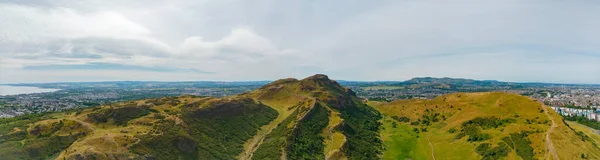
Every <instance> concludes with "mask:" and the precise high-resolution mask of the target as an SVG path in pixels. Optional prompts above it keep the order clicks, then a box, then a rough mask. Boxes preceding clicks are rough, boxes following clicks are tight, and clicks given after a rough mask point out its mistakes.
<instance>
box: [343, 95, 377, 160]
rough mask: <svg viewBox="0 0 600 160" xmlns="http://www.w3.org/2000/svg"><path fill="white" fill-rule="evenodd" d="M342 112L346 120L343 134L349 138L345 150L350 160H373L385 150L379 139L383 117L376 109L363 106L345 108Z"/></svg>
mask: <svg viewBox="0 0 600 160" xmlns="http://www.w3.org/2000/svg"><path fill="white" fill-rule="evenodd" d="M345 107H346V108H345V109H344V110H340V113H341V117H342V118H343V119H344V125H343V126H342V133H343V134H344V136H346V138H347V142H346V144H347V146H346V148H344V149H343V151H344V153H345V154H346V156H348V159H373V158H375V157H377V155H379V154H381V151H382V149H383V146H382V142H381V140H380V139H379V128H380V126H381V123H380V122H379V120H380V119H381V118H382V115H381V114H380V113H379V112H378V111H376V110H375V109H373V108H371V107H369V106H367V105H365V104H363V103H356V106H345Z"/></svg>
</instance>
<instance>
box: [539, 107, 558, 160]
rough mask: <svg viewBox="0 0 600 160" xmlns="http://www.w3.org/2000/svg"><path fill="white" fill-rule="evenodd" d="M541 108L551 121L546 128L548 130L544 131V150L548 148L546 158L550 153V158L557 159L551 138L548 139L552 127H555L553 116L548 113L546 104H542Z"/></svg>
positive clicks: (552, 129)
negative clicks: (548, 127) (550, 124)
mask: <svg viewBox="0 0 600 160" xmlns="http://www.w3.org/2000/svg"><path fill="white" fill-rule="evenodd" d="M542 108H543V109H544V113H545V114H546V116H548V119H550V121H552V126H550V129H548V132H546V150H548V153H549V154H546V159H548V158H549V156H550V155H552V158H553V159H554V160H558V154H556V149H555V148H554V144H553V143H552V139H550V134H551V133H552V131H554V128H555V127H556V122H554V118H552V117H551V116H550V114H549V113H548V106H545V105H543V106H542Z"/></svg>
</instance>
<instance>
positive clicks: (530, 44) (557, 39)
mask: <svg viewBox="0 0 600 160" xmlns="http://www.w3.org/2000/svg"><path fill="white" fill-rule="evenodd" d="M315 73H324V74H328V75H329V76H330V77H332V78H334V79H345V80H406V79H410V78H412V77H422V76H432V77H462V78H472V79H494V80H502V81H515V82H532V81H535V82H559V83H597V84H600V1H596V0H589V1H586V0H578V1H558V0H460V1H456V0H455V1H450V0H443V1H442V0H437V1H434V0H392V1H385V0H380V1H357V0H326V1H314V0H286V1H280V0H251V1H249V0H172V1H151V0H131V1H126V2H125V1H110V0H94V1H91V0H77V1H66V0H65V1H62V0H53V1H50V0H48V1H46V0H31V1H20V0H14V1H5V0H0V83H21V82H56V81H113V80H158V81H187V80H226V81H233V80H273V79H278V78H283V77H296V78H302V77H305V76H308V75H312V74H315Z"/></svg>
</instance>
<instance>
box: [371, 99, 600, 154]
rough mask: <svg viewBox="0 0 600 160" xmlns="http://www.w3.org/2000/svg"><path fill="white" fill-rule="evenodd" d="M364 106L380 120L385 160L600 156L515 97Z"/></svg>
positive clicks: (549, 114) (537, 107) (550, 115)
mask: <svg viewBox="0 0 600 160" xmlns="http://www.w3.org/2000/svg"><path fill="white" fill-rule="evenodd" d="M369 104H370V105H371V106H373V107H375V108H376V109H377V110H379V111H380V112H381V113H383V114H384V115H385V117H384V119H383V121H382V122H383V124H384V125H383V126H384V129H383V131H382V132H381V137H382V140H383V143H384V145H385V148H386V150H385V151H384V153H383V158H384V159H397V158H400V159H403V158H405V159H435V158H440V157H443V158H448V159H500V158H506V159H554V158H559V159H571V158H573V157H579V156H580V154H582V153H584V154H585V155H586V156H587V157H588V158H590V159H597V158H598V156H600V155H599V153H600V150H599V149H597V148H594V147H595V145H594V144H593V143H591V142H590V141H582V140H581V138H580V137H579V136H577V135H576V132H574V131H573V130H571V129H569V128H568V127H567V126H566V125H565V123H563V122H562V121H561V120H560V119H561V117H560V116H558V115H557V114H556V113H555V112H553V111H552V110H547V108H546V107H545V106H543V105H542V104H540V103H538V102H535V101H534V100H531V99H529V98H527V97H523V96H520V95H516V94H509V93H498V92H494V93H457V94H449V95H444V96H440V97H437V98H435V99H432V100H420V99H411V100H398V101H394V102H390V103H381V102H369ZM553 124H554V125H553ZM547 137H548V138H547ZM577 139H579V140H578V141H577ZM556 144H559V145H556ZM568 148H570V149H568ZM574 148H577V150H574ZM554 153H558V154H554ZM556 156H558V157H556Z"/></svg>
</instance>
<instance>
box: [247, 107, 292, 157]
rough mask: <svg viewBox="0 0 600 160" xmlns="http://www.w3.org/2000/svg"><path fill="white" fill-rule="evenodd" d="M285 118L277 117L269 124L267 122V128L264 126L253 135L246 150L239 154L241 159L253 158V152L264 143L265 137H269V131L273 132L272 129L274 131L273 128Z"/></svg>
mask: <svg viewBox="0 0 600 160" xmlns="http://www.w3.org/2000/svg"><path fill="white" fill-rule="evenodd" d="M280 116H283V115H281V114H280ZM279 119H281V120H279ZM283 119H285V118H277V119H275V120H273V121H271V122H270V123H269V124H267V126H266V127H265V128H263V129H262V130H259V131H258V133H257V134H256V135H255V136H254V137H252V139H250V141H249V144H248V145H247V146H245V147H244V151H243V152H242V153H241V154H240V156H239V157H240V159H242V160H250V159H252V155H253V153H254V152H255V151H256V150H257V149H258V147H259V146H260V145H261V144H262V142H263V141H264V140H265V137H267V135H268V134H269V133H271V131H273V129H275V128H276V127H277V125H278V124H279V123H281V122H282V121H283Z"/></svg>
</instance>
